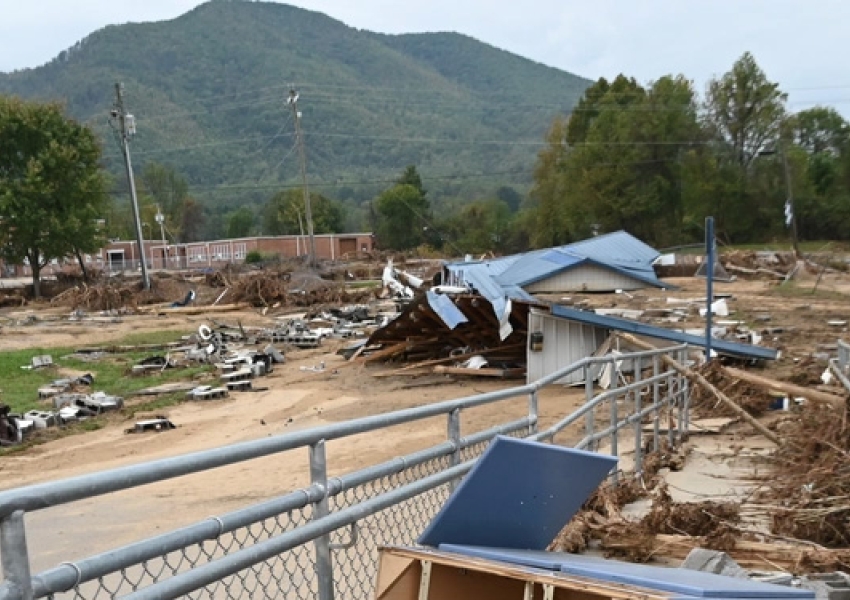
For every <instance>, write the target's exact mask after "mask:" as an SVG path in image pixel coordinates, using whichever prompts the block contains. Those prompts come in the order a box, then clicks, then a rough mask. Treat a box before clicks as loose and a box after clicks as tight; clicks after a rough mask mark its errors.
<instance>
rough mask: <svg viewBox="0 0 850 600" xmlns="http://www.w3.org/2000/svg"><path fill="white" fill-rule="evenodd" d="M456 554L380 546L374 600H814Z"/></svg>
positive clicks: (563, 560)
mask: <svg viewBox="0 0 850 600" xmlns="http://www.w3.org/2000/svg"><path fill="white" fill-rule="evenodd" d="M457 550H458V551H456V552H455V551H452V552H449V551H446V550H433V549H430V548H412V547H389V548H382V549H381V560H380V566H379V568H378V577H377V582H376V586H375V600H478V599H481V600H597V599H598V600H603V599H606V600H607V599H611V600H627V599H628V600H631V599H635V600H638V599H640V600H673V599H676V600H699V599H704V600H708V599H714V600H720V599H724V600H731V599H753V600H755V599H759V600H769V599H776V600H813V599H814V594H813V593H812V592H811V591H809V590H803V589H798V588H791V587H784V586H778V585H772V584H766V583H759V582H755V581H751V580H748V579H733V578H731V577H724V576H721V575H714V574H712V573H702V572H699V571H690V570H687V569H681V568H669V567H654V566H648V565H634V564H630V563H623V562H620V561H611V560H605V559H601V558H595V557H588V556H573V555H565V554H563V553H548V552H534V551H532V552H525V551H500V550H493V549H482V548H476V547H468V548H463V547H459V548H457ZM476 554H477V555H478V556H476ZM578 573H580V574H578Z"/></svg>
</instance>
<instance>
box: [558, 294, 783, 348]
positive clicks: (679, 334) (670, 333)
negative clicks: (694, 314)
mask: <svg viewBox="0 0 850 600" xmlns="http://www.w3.org/2000/svg"><path fill="white" fill-rule="evenodd" d="M550 311H551V313H552V314H553V315H554V316H556V317H560V318H562V319H568V320H570V321H578V322H579V323H586V324H587V325H594V326H596V327H602V328H604V329H613V330H616V331H624V332H627V333H633V334H635V335H643V336H646V337H651V338H656V339H659V340H667V341H670V342H676V343H678V344H689V345H691V346H699V347H700V348H704V347H705V338H704V337H702V336H699V335H692V334H690V333H685V332H683V331H676V330H674V329H667V328H666V327H657V326H655V325H649V324H647V323H641V322H639V321H632V320H631V319H621V318H619V317H610V316H607V315H598V314H596V313H595V312H590V311H586V310H577V309H575V308H568V307H566V306H559V305H557V304H555V305H552V306H551V307H550ZM711 348H712V350H714V351H715V352H717V353H718V354H725V355H727V356H735V357H738V358H755V359H766V360H775V359H776V358H777V356H778V352H777V351H776V350H774V349H773V348H765V347H763V346H752V345H750V344H738V343H736V342H728V341H726V340H720V339H717V338H712V340H711Z"/></svg>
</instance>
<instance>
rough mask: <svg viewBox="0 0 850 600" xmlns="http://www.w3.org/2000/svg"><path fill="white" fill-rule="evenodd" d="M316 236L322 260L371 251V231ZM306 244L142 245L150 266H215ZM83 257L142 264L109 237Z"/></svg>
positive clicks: (249, 240) (97, 262)
mask: <svg viewBox="0 0 850 600" xmlns="http://www.w3.org/2000/svg"><path fill="white" fill-rule="evenodd" d="M314 237H315V240H316V256H317V257H318V258H319V259H320V260H343V259H345V258H347V257H351V256H353V255H355V254H357V253H358V252H371V250H372V248H373V238H372V234H371V233H330V234H321V235H316V236H314ZM309 244H310V240H309V238H308V237H307V236H306V235H304V236H302V235H280V236H262V237H246V238H237V239H232V240H214V241H209V242H190V243H186V244H165V245H163V243H162V242H161V241H159V240H145V241H144V242H143V249H144V255H145V262H146V264H147V266H148V268H149V269H154V270H156V269H172V270H178V269H203V268H217V267H223V266H224V265H227V264H232V263H241V262H244V261H245V257H246V256H247V255H248V253H249V252H252V251H258V252H260V253H262V254H264V255H278V256H281V257H284V258H293V257H296V256H306V255H307V253H308V251H309ZM84 260H85V262H86V265H87V266H91V267H93V268H95V269H98V270H110V271H135V270H139V269H140V268H141V267H140V260H139V250H138V244H137V243H136V241H135V240H113V241H110V242H109V244H107V245H106V246H105V247H104V248H102V249H101V250H100V251H98V252H96V253H93V254H86V255H85V256H84ZM76 264H77V261H76V259H75V258H73V257H71V258H66V259H64V260H53V261H51V263H50V264H48V265H47V266H46V267H45V268H44V269H43V270H42V274H44V275H55V274H56V273H58V272H60V271H62V270H63V269H68V268H74V267H75V266H76ZM2 274H3V276H5V277H28V276H30V275H32V272H31V271H30V268H29V266H28V265H26V264H24V265H17V266H11V265H6V266H5V267H4V269H3V272H2Z"/></svg>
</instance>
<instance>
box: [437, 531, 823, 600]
mask: <svg viewBox="0 0 850 600" xmlns="http://www.w3.org/2000/svg"><path fill="white" fill-rule="evenodd" d="M440 550H445V551H446V552H454V553H455V554H463V555H465V556H474V557H477V558H486V559H489V560H497V561H501V562H506V563H511V564H514V565H522V566H526V567H533V568H538V569H547V570H550V571H561V572H563V573H567V574H569V575H576V576H579V577H587V578H588V579H595V580H602V581H607V582H610V583H621V584H626V585H633V586H637V587H643V588H649V589H652V590H658V591H662V592H672V593H675V594H682V595H683V596H687V597H695V598H722V599H723V600H732V599H739V598H740V599H743V598H750V599H753V598H758V599H769V598H776V599H778V600H779V599H794V600H813V599H814V597H815V596H814V592H812V591H810V590H803V589H798V588H792V587H786V586H782V585H773V584H769V583H761V582H758V581H751V580H749V579H736V578H733V577H725V576H723V575H715V574H714V573H702V572H700V571H692V570H690V569H675V568H669V567H657V566H650V565H639V564H633V563H626V562H622V561H617V560H606V559H604V558H598V557H594V556H584V555H577V554H566V553H563V552H543V551H534V550H516V549H509V548H493V547H489V548H482V547H480V546H476V547H472V546H463V545H456V544H440Z"/></svg>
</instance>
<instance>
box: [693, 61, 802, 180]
mask: <svg viewBox="0 0 850 600" xmlns="http://www.w3.org/2000/svg"><path fill="white" fill-rule="evenodd" d="M785 99H786V95H785V94H783V93H782V92H781V91H780V90H779V85H778V84H776V83H773V82H772V81H769V80H768V79H767V76H766V75H765V73H764V71H762V70H761V67H759V66H758V64H757V63H756V60H755V58H753V55H752V54H750V53H749V52H745V53H744V55H743V56H741V58H739V59H738V60H737V61H736V62H735V64H734V65H733V66H732V70H731V71H729V72H727V73H726V74H724V75H723V76H722V77H720V78H719V79H714V80H712V81H710V82H709V84H708V94H707V96H706V102H705V108H706V120H707V123H708V125H709V126H710V128H711V129H712V132H713V133H714V135H715V136H716V139H718V140H720V141H723V142H725V143H726V144H728V145H729V146H730V147H731V149H732V156H733V157H734V160H735V162H737V163H738V165H739V166H740V167H741V168H746V167H748V166H749V165H750V163H752V161H753V160H755V158H756V157H757V156H758V155H759V153H760V152H762V151H763V150H765V149H768V148H770V147H772V146H773V145H774V144H775V143H776V140H777V139H778V137H779V128H780V125H781V124H782V119H783V117H784V116H785Z"/></svg>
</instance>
